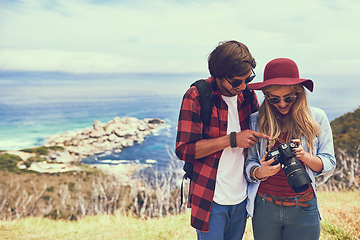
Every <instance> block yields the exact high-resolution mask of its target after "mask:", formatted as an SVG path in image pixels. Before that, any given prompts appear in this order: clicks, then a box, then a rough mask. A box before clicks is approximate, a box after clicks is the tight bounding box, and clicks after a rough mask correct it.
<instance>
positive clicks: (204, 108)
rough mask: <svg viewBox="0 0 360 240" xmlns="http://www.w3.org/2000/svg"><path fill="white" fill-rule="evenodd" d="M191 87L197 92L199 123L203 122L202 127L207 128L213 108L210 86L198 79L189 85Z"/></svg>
mask: <svg viewBox="0 0 360 240" xmlns="http://www.w3.org/2000/svg"><path fill="white" fill-rule="evenodd" d="M192 86H196V87H197V89H198V91H199V100H200V106H201V110H200V117H201V121H202V122H203V124H204V127H206V126H209V124H210V120H211V114H212V107H213V104H212V101H213V95H212V92H211V88H210V85H209V83H208V82H206V81H205V80H204V79H200V80H197V81H196V82H194V83H193V84H191V87H192Z"/></svg>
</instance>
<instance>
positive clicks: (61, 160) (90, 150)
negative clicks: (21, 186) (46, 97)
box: [13, 117, 165, 173]
mask: <svg viewBox="0 0 360 240" xmlns="http://www.w3.org/2000/svg"><path fill="white" fill-rule="evenodd" d="M164 124H165V122H164V121H163V120H161V119H158V118H145V119H137V118H135V117H124V118H120V117H115V118H114V119H112V120H110V121H108V122H107V123H102V122H100V121H99V120H96V121H95V122H94V124H93V126H92V128H90V127H89V128H85V129H81V130H77V131H69V132H65V133H62V134H56V135H52V136H49V137H48V138H47V139H46V143H45V144H44V145H43V146H44V147H47V148H51V147H60V149H61V150H50V151H49V153H48V154H46V155H42V156H41V158H43V159H45V161H41V162H39V161H35V162H32V164H31V165H30V166H29V167H26V166H25V164H21V163H19V164H18V167H19V168H21V169H27V170H32V171H37V172H49V173H53V172H65V171H81V168H80V167H79V165H78V163H80V162H81V160H82V159H84V158H86V157H89V156H93V155H96V154H100V153H104V152H106V151H115V152H121V151H122V149H123V148H126V147H131V146H133V145H134V143H142V142H143V141H144V138H145V137H146V136H148V135H150V134H152V133H153V132H154V131H155V130H156V129H157V128H159V127H160V126H163V125H164ZM13 154H14V152H13ZM15 154H16V155H18V156H20V157H23V155H24V154H23V152H20V151H17V152H15ZM23 160H24V161H26V160H27V159H23ZM130 167H131V169H133V168H134V166H130ZM139 167H140V168H141V166H139ZM99 168H101V167H99ZM117 169H120V170H121V171H122V172H123V171H124V168H117ZM120 170H119V171H120Z"/></svg>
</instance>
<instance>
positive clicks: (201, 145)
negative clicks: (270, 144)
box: [195, 130, 270, 159]
mask: <svg viewBox="0 0 360 240" xmlns="http://www.w3.org/2000/svg"><path fill="white" fill-rule="evenodd" d="M259 138H265V139H268V140H269V139H270V137H269V136H267V135H265V134H262V133H259V132H256V131H254V130H244V131H241V132H238V133H237V134H236V143H237V146H238V147H241V148H251V147H252V146H253V145H255V144H256V143H257V142H259ZM229 146H230V134H227V135H225V136H222V137H218V138H211V139H202V140H199V141H197V142H196V144H195V159H198V158H203V157H206V156H208V155H210V154H213V153H216V152H218V151H221V150H223V149H225V148H227V147H229Z"/></svg>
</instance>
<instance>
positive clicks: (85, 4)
mask: <svg viewBox="0 0 360 240" xmlns="http://www.w3.org/2000/svg"><path fill="white" fill-rule="evenodd" d="M0 9H1V10H0V35H1V36H2V37H1V39H0V69H3V70H22V69H23V70H36V71H67V72H134V71H135V72H206V71H207V69H206V67H207V64H206V60H207V56H208V54H209V53H210V52H211V51H212V50H213V48H214V47H215V46H216V45H217V43H218V42H219V41H222V40H230V39H237V40H239V41H242V42H244V43H245V44H246V45H248V46H249V48H250V50H251V51H252V53H253V55H254V56H255V58H256V59H257V62H258V66H259V68H260V69H263V66H264V65H265V64H266V62H268V61H269V60H271V59H273V58H275V57H290V58H293V59H294V60H295V61H296V62H297V63H298V64H299V66H301V68H303V69H305V73H309V74H311V73H319V74H343V73H344V69H347V72H348V74H360V70H359V68H358V67H356V66H359V64H360V57H359V56H360V49H359V47H357V43H358V42H359V41H360V33H359V32H358V31H356V25H355V22H356V21H355V19H359V18H360V17H359V16H358V12H360V11H359V10H360V4H359V3H358V2H357V1H355V0H345V1H339V0H333V1H322V0H317V1H313V0H305V1H301V2H294V1H286V0H276V1H271V2H270V1H265V0H261V1H252V2H249V1H235V0H228V1H203V0H198V1H165V0H154V1H148V2H145V1H139V0H135V1H131V2H125V1H70V0H63V1H46V0H40V1H35V0H29V1H24V2H20V1H15V2H13V1H3V6H2V7H1V8H0Z"/></svg>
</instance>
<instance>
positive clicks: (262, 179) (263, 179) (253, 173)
mask: <svg viewBox="0 0 360 240" xmlns="http://www.w3.org/2000/svg"><path fill="white" fill-rule="evenodd" d="M259 167H260V166H256V167H253V168H252V169H251V170H252V171H251V172H252V174H250V176H251V177H252V178H253V179H255V180H256V181H260V182H262V181H265V180H266V179H268V177H264V178H257V177H256V173H255V172H256V170H258V168H259Z"/></svg>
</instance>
